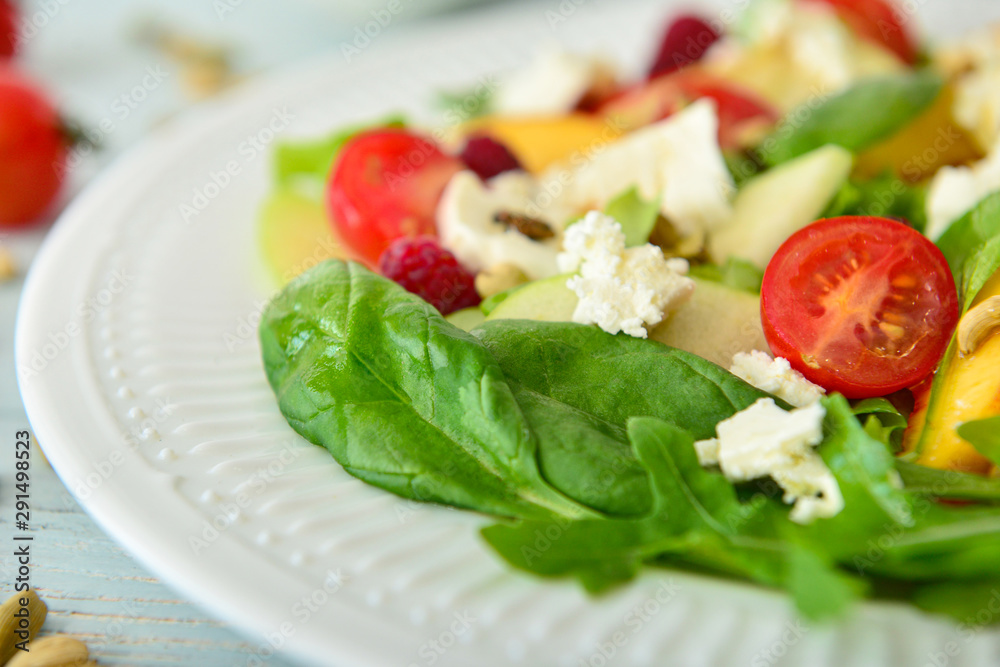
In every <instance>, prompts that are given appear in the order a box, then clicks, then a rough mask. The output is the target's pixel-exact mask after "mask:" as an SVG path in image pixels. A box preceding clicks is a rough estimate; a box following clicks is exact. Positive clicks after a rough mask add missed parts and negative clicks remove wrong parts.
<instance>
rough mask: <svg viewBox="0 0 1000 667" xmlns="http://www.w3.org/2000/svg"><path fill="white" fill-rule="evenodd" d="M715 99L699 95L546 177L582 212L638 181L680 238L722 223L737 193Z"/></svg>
mask: <svg viewBox="0 0 1000 667" xmlns="http://www.w3.org/2000/svg"><path fill="white" fill-rule="evenodd" d="M718 127H719V123H718V118H717V116H716V111H715V102H714V101H713V100H710V99H702V100H699V101H698V102H695V103H694V104H692V105H691V106H689V107H687V108H686V109H684V110H683V111H681V112H680V113H677V114H675V115H673V116H671V117H670V118H667V119H666V120H662V121H660V122H658V123H654V124H652V125H649V126H647V127H644V128H641V129H639V130H636V131H635V132H632V133H630V134H627V135H625V136H624V137H622V138H621V139H618V140H617V141H615V142H613V143H610V144H608V145H607V146H605V147H603V148H602V149H601V150H599V151H595V153H594V155H593V157H592V158H591V159H589V160H587V161H586V162H584V163H583V164H581V165H573V166H572V167H570V168H568V169H567V168H566V167H565V166H559V167H555V168H553V169H552V170H550V171H549V172H547V173H546V174H545V175H543V176H542V178H541V180H542V181H543V183H545V184H547V185H548V187H547V190H548V191H551V192H556V191H563V195H562V196H563V197H564V199H565V200H566V201H567V202H568V203H570V204H572V205H573V206H575V207H576V208H578V209H580V210H590V209H603V208H604V206H605V204H607V202H609V201H610V200H611V199H613V198H615V197H617V196H618V195H620V194H621V193H622V192H624V191H626V190H628V189H629V188H632V187H635V188H637V189H638V191H639V194H640V195H641V196H642V197H643V198H644V199H646V200H647V201H653V200H655V199H657V198H659V199H660V212H661V213H662V214H663V215H664V217H666V218H667V219H668V220H669V221H670V222H671V224H673V226H674V227H675V228H676V230H677V231H678V233H679V234H680V235H681V236H682V237H687V236H691V235H694V234H697V233H699V232H705V231H711V230H714V229H718V228H720V227H723V226H725V225H726V224H727V223H728V222H729V221H730V218H731V217H732V206H731V204H730V201H731V199H732V197H733V195H734V193H735V186H734V184H733V179H732V175H731V174H730V173H729V170H728V169H727V168H726V163H725V160H724V159H723V157H722V151H721V149H720V148H719V142H718Z"/></svg>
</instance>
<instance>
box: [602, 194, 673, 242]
mask: <svg viewBox="0 0 1000 667" xmlns="http://www.w3.org/2000/svg"><path fill="white" fill-rule="evenodd" d="M604 212H605V213H606V214H607V215H609V216H611V217H612V218H614V219H615V220H617V221H618V222H619V223H621V226H622V232H624V234H625V245H626V246H628V247H632V246H637V245H643V244H645V243H646V242H647V241H649V235H650V234H652V233H653V227H655V226H656V220H657V218H659V216H660V200H659V198H657V199H654V200H652V201H645V200H644V199H643V198H642V197H641V196H640V195H639V190H638V188H635V187H632V188H629V189H628V190H626V191H625V192H622V193H621V194H620V195H618V196H617V197H615V198H613V199H612V200H611V201H609V202H608V203H607V204H606V205H605V207H604Z"/></svg>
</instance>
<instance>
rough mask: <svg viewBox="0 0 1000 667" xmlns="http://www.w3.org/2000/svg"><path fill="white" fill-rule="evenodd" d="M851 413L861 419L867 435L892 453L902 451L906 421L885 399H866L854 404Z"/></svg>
mask: <svg viewBox="0 0 1000 667" xmlns="http://www.w3.org/2000/svg"><path fill="white" fill-rule="evenodd" d="M852 411H853V412H854V414H855V415H856V416H857V417H858V418H860V419H862V423H863V424H864V429H865V432H866V433H867V434H868V435H870V436H871V437H872V438H874V439H875V440H878V441H879V442H881V443H882V444H884V445H886V446H887V447H889V448H890V449H891V450H892V451H893V452H899V451H902V449H903V432H904V431H905V430H906V426H907V419H906V417H905V416H904V415H903V413H901V412H900V411H899V410H898V409H896V406H894V405H893V404H892V403H890V402H889V401H888V400H887V399H885V398H866V399H864V400H861V401H858V402H856V403H855V404H854V406H853V407H852Z"/></svg>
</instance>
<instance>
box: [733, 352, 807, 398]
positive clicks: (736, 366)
mask: <svg viewBox="0 0 1000 667" xmlns="http://www.w3.org/2000/svg"><path fill="white" fill-rule="evenodd" d="M729 372H730V373H732V374H733V375H735V376H736V377H738V378H740V379H742V380H745V381H746V382H748V383H750V384H752V385H753V386H755V387H757V388H758V389H760V390H761V391H766V392H767V393H769V394H774V395H775V396H777V397H778V398H780V399H781V400H783V401H785V402H786V403H788V404H790V405H794V406H795V407H797V408H802V407H805V406H807V405H810V404H812V403H815V402H816V401H818V400H819V399H821V398H823V395H824V394H825V393H826V392H825V391H824V390H823V388H822V387H820V386H819V385H816V384H813V383H812V382H810V381H809V380H807V379H806V378H805V376H804V375H802V373H800V372H798V371H797V370H795V369H794V368H792V365H791V364H790V363H788V359H784V358H782V357H778V358H776V359H772V358H771V355H769V354H767V353H766V352H760V351H759V350H754V351H753V352H749V353H748V352H737V353H736V355H735V356H734V357H733V365H732V366H731V367H730V368H729Z"/></svg>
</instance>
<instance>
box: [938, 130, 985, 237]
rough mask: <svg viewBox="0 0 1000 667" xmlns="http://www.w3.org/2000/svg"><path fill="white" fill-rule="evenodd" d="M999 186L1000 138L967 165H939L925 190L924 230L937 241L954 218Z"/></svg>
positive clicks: (963, 213) (967, 210)
mask: <svg viewBox="0 0 1000 667" xmlns="http://www.w3.org/2000/svg"><path fill="white" fill-rule="evenodd" d="M997 190H1000V142H998V143H997V144H996V145H995V146H994V148H993V150H992V152H991V153H990V154H989V155H988V156H987V157H986V158H985V159H983V160H980V161H979V162H977V163H976V164H974V165H971V166H969V167H942V168H941V169H940V170H938V173H937V174H936V175H935V176H934V179H933V180H932V181H931V186H930V189H929V190H928V192H927V229H926V232H925V233H926V234H927V236H928V237H929V238H930V239H931V240H934V241H936V240H937V239H939V238H940V237H941V235H942V234H944V232H945V231H946V230H947V229H948V227H950V226H951V224H952V223H953V222H955V221H956V220H958V219H959V218H961V217H962V216H963V215H965V214H966V213H968V212H969V211H970V210H971V209H972V208H974V207H975V206H976V204H978V203H979V202H980V201H982V200H983V199H984V198H985V197H986V196H987V195H989V194H992V193H993V192H996V191H997Z"/></svg>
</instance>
